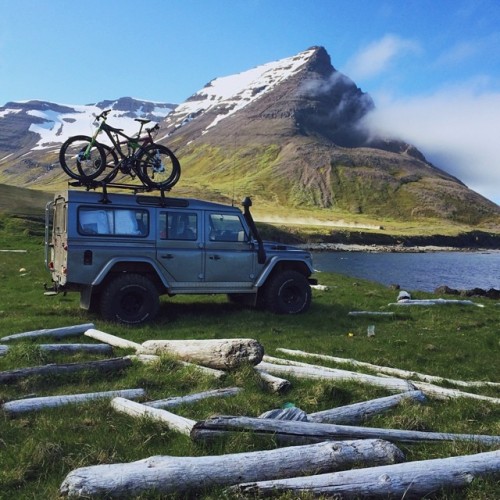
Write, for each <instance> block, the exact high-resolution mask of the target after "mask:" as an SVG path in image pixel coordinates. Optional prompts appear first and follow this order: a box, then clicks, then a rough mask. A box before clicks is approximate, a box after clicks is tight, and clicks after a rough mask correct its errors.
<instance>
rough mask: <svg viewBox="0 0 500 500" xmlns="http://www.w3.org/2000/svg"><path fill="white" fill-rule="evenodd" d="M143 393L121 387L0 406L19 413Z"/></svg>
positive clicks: (138, 395)
mask: <svg viewBox="0 0 500 500" xmlns="http://www.w3.org/2000/svg"><path fill="white" fill-rule="evenodd" d="M145 395H146V391H145V390H144V389H122V390H116V391H105V392H90V393H86V394H61V395H58V396H44V397H38V398H27V399H18V400H15V401H9V402H8V403H4V404H3V405H2V408H3V409H4V411H5V412H6V413H8V414H9V415H18V414H20V413H26V412H30V411H39V410H43V409H45V408H56V407H59V406H65V405H70V404H78V403H86V402H88V401H94V400H96V399H112V398H115V397H118V396H119V397H122V398H128V399H137V398H142V397H144V396H145Z"/></svg>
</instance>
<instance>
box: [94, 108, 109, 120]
mask: <svg viewBox="0 0 500 500" xmlns="http://www.w3.org/2000/svg"><path fill="white" fill-rule="evenodd" d="M109 113H111V110H110V109H105V110H104V111H103V112H102V113H101V114H100V115H98V116H96V119H97V120H100V119H101V118H106V117H107V116H108V115H109Z"/></svg>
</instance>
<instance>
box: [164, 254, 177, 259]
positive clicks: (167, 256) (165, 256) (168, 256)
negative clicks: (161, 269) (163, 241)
mask: <svg viewBox="0 0 500 500" xmlns="http://www.w3.org/2000/svg"><path fill="white" fill-rule="evenodd" d="M161 258H162V259H173V258H174V256H173V255H172V254H171V253H167V254H166V255H162V256H161Z"/></svg>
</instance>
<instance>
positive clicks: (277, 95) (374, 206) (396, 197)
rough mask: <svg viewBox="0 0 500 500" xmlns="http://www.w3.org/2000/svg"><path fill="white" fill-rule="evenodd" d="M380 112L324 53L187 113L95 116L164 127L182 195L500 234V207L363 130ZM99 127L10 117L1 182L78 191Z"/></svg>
mask: <svg viewBox="0 0 500 500" xmlns="http://www.w3.org/2000/svg"><path fill="white" fill-rule="evenodd" d="M374 106H375V104H374V102H373V100H372V99H371V97H370V96H369V95H368V94H366V93H364V92H362V91H361V90H360V89H359V88H358V87H357V86H356V84H355V83H354V82H353V81H352V80H351V79H349V78H348V77H347V76H345V75H343V74H342V73H340V72H339V71H337V70H336V69H335V68H334V67H333V66H332V64H331V61H330V56H329V55H328V53H327V52H326V50H325V49H324V48H322V47H312V48H311V49H308V50H306V51H304V52H301V53H299V54H296V55H295V56H292V57H289V58H285V59H282V60H280V61H274V62H270V63H267V64H264V65H262V66H259V67H257V68H253V69H250V70H248V71H245V72H243V73H240V74H237V75H231V76H225V77H220V78H216V79H214V80H212V81H211V82H210V83H209V84H207V85H206V86H205V87H204V88H202V89H201V90H199V91H198V92H196V93H195V94H194V95H193V96H191V97H190V98H189V99H187V100H186V101H185V102H184V103H181V104H180V105H178V106H173V105H163V106H161V105H156V104H154V103H149V104H147V103H145V102H142V101H135V100H132V99H130V98H123V99H119V100H117V101H103V102H101V103H98V104H97V105H96V106H95V107H94V108H93V109H95V110H99V109H103V108H107V107H112V108H113V109H114V113H113V115H111V116H110V118H109V123H110V124H111V125H114V126H120V127H122V128H124V127H125V126H129V125H130V123H132V125H134V124H135V126H136V123H135V122H134V121H133V117H135V116H147V117H151V118H153V119H155V120H158V121H160V122H161V130H160V134H159V136H158V141H160V142H162V143H164V144H166V145H167V146H169V147H170V148H171V149H173V150H174V151H175V153H176V154H177V156H178V157H179V159H180V161H181V165H182V177H181V179H180V181H179V183H178V184H177V185H176V186H175V188H174V190H173V191H172V194H175V195H192V196H198V197H202V198H207V199H218V200H233V199H235V200H238V201H239V200H240V199H241V198H243V197H244V196H251V197H252V198H253V199H254V202H255V206H256V207H260V208H259V210H260V211H261V212H263V211H264V212H267V213H276V212H279V213H280V214H284V213H285V214H291V215H293V214H294V213H296V212H298V211H301V212H308V211H309V212H311V213H312V214H313V215H314V216H316V217H319V218H321V219H322V220H334V219H337V218H339V217H340V218H343V217H350V216H352V217H355V218H356V217H357V218H359V217H366V218H367V219H369V220H371V221H380V222H382V223H383V222H384V221H387V220H394V221H399V222H401V223H402V224H408V223H409V222H410V223H413V222H417V223H419V224H422V223H423V221H429V222H430V221H436V220H437V221H444V222H445V223H447V224H460V225H468V226H469V227H470V226H472V227H475V226H481V227H483V228H488V229H492V230H498V231H500V207H499V206H498V205H496V204H495V203H493V202H491V201H489V200H487V199H486V198H484V197H482V196H481V195H479V194H478V193H475V192H474V191H472V190H470V189H468V188H467V186H465V185H464V184H463V183H462V182H461V181H460V180H459V179H457V178H455V177H453V176H451V175H449V174H448V173H446V172H445V171H443V170H441V169H439V168H437V167H436V166H435V165H432V164H431V163H429V162H428V161H427V160H426V158H425V155H424V154H423V153H422V152H420V151H418V150H417V149H416V148H415V147H414V146H412V145H411V144H407V143H405V142H403V141H401V140H398V138H390V137H389V138H387V137H374V136H373V135H372V134H371V133H370V131H368V130H366V129H365V128H363V127H362V126H361V123H362V119H363V118H364V117H366V115H367V113H369V112H370V111H371V110H373V109H374ZM82 108H85V109H87V108H88V107H82ZM91 122H92V119H91V113H90V112H89V110H88V109H87V110H86V111H85V110H83V109H80V108H79V107H77V106H72V107H68V106H63V105H55V104H51V103H43V102H39V101H30V102H28V103H9V104H8V105H6V106H5V107H3V108H0V136H1V137H4V140H3V142H2V141H1V140H0V182H4V183H7V184H14V185H19V186H29V187H36V188H37V189H40V188H42V189H46V190H55V189H59V188H61V187H64V186H66V184H67V180H68V179H67V178H66V177H65V175H64V174H63V173H62V170H61V169H60V168H59V166H58V164H57V152H58V149H59V147H60V144H61V142H62V141H63V140H64V139H65V137H66V136H67V134H68V133H69V132H71V134H75V133H82V132H81V130H83V129H85V130H86V132H85V133H86V134H87V135H88V134H89V133H90V131H89V129H91ZM135 129H136V128H134V130H135ZM77 131H78V132H77ZM9 134H10V135H9Z"/></svg>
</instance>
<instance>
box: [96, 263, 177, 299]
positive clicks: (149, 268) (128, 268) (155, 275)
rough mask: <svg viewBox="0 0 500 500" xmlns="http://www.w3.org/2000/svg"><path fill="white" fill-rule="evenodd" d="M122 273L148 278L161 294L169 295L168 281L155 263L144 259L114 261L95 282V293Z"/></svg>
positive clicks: (102, 271)
mask: <svg viewBox="0 0 500 500" xmlns="http://www.w3.org/2000/svg"><path fill="white" fill-rule="evenodd" d="M121 273H134V274H142V275H145V276H147V277H148V278H149V279H150V280H151V281H152V282H153V283H154V285H155V286H156V288H157V289H158V292H159V293H160V294H165V293H168V290H169V288H170V285H169V283H168V281H167V280H165V278H164V276H163V274H162V273H161V271H160V270H159V269H158V267H157V266H156V265H155V263H154V262H152V261H149V260H143V259H127V260H118V259H112V260H111V261H109V262H108V263H107V265H106V266H105V267H104V268H103V269H102V270H101V272H100V273H99V274H98V276H97V277H96V279H95V280H94V281H93V283H92V289H93V290H95V291H98V290H100V289H103V288H104V287H106V286H107V284H108V283H109V282H110V281H111V280H112V279H113V278H114V277H116V275H118V274H121Z"/></svg>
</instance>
